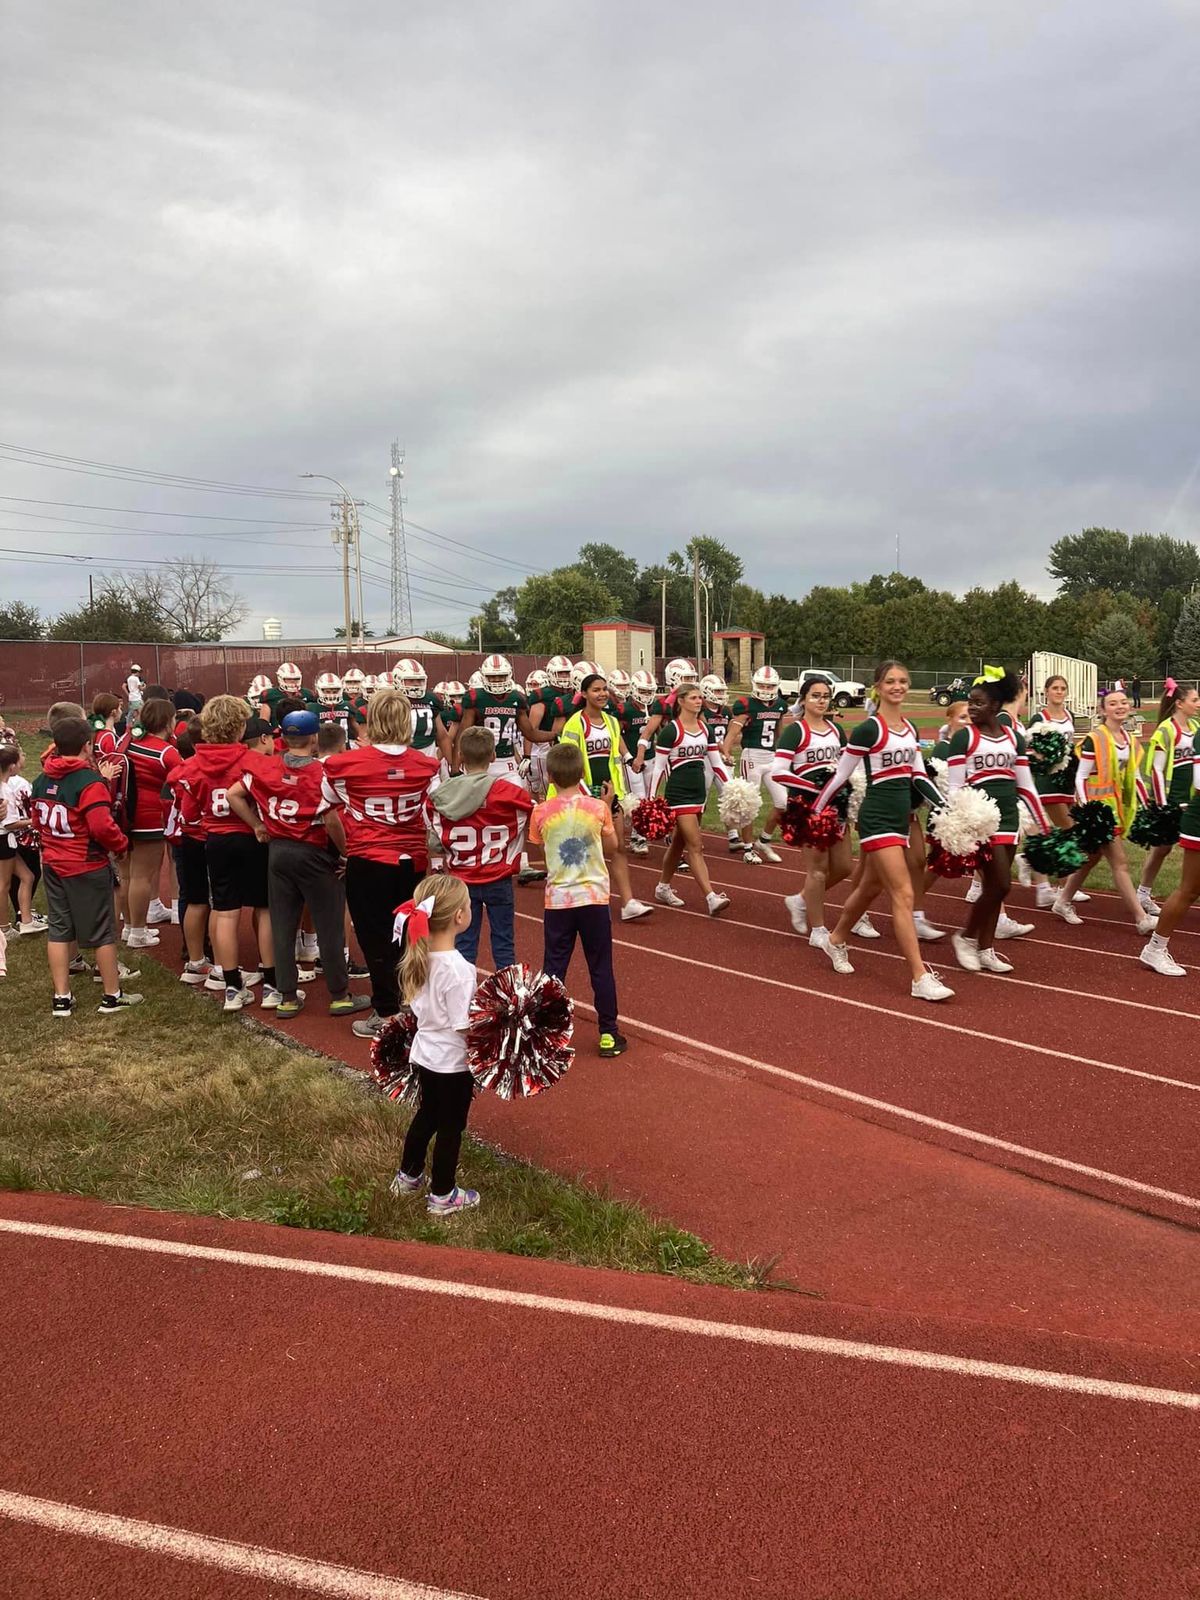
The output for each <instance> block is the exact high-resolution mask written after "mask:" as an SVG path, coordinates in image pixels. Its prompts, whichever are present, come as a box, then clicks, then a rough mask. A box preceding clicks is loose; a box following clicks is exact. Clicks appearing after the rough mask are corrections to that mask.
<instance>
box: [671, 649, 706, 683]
mask: <svg viewBox="0 0 1200 1600" xmlns="http://www.w3.org/2000/svg"><path fill="white" fill-rule="evenodd" d="M665 676H666V680H667V688H668V689H678V688H680V687H681V686H682V685H683V684H685V683H699V682H700V678H699V674H698V673H697V671H696V669H695V667H694V666H693V665H692V663H691V662H690V661H688V660H686V659H685V658H684V657H683V656H676V657H675V659H674V661H668V662H667V670H666V673H665Z"/></svg>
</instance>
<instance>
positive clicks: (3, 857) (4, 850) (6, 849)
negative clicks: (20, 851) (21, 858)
mask: <svg viewBox="0 0 1200 1600" xmlns="http://www.w3.org/2000/svg"><path fill="white" fill-rule="evenodd" d="M16 853H17V847H16V845H15V844H10V843H9V837H8V834H7V833H0V861H11V860H12V858H13V857H14V856H15V855H16Z"/></svg>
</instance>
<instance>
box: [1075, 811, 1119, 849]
mask: <svg viewBox="0 0 1200 1600" xmlns="http://www.w3.org/2000/svg"><path fill="white" fill-rule="evenodd" d="M1071 815H1072V816H1073V817H1074V818H1075V827H1074V828H1073V829H1072V832H1073V833H1074V834H1075V837H1076V840H1077V841H1078V843H1079V845H1080V847H1081V848H1082V849H1083V850H1086V851H1087V853H1088V855H1089V856H1094V855H1095V854H1096V853H1097V852H1098V851H1100V850H1103V849H1104V846H1105V845H1106V844H1111V843H1112V841H1113V840H1114V839H1115V838H1116V836H1117V818H1116V814H1115V813H1114V811H1113V809H1112V807H1111V806H1106V805H1105V804H1104V801H1103V800H1089V801H1088V802H1087V804H1086V805H1082V806H1078V805H1077V806H1072V807H1071Z"/></svg>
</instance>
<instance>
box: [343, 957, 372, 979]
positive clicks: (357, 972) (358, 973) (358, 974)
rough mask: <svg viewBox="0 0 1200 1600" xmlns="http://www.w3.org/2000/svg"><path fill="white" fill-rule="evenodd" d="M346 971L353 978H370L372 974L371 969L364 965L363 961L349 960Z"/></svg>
mask: <svg viewBox="0 0 1200 1600" xmlns="http://www.w3.org/2000/svg"><path fill="white" fill-rule="evenodd" d="M346 973H347V976H349V977H351V978H369V977H370V976H371V973H370V970H369V969H368V968H367V967H364V966H363V964H362V962H361V961H349V962H347V963H346Z"/></svg>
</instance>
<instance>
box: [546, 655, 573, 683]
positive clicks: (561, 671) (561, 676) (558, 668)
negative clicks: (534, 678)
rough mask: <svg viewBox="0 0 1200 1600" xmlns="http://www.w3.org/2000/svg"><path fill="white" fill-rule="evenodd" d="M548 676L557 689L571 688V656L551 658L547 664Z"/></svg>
mask: <svg viewBox="0 0 1200 1600" xmlns="http://www.w3.org/2000/svg"><path fill="white" fill-rule="evenodd" d="M546 676H547V677H548V678H549V679H550V682H551V683H552V684H553V685H554V687H555V688H556V689H569V688H570V687H571V658H570V656H551V657H550V659H549V661H547V663H546Z"/></svg>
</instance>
